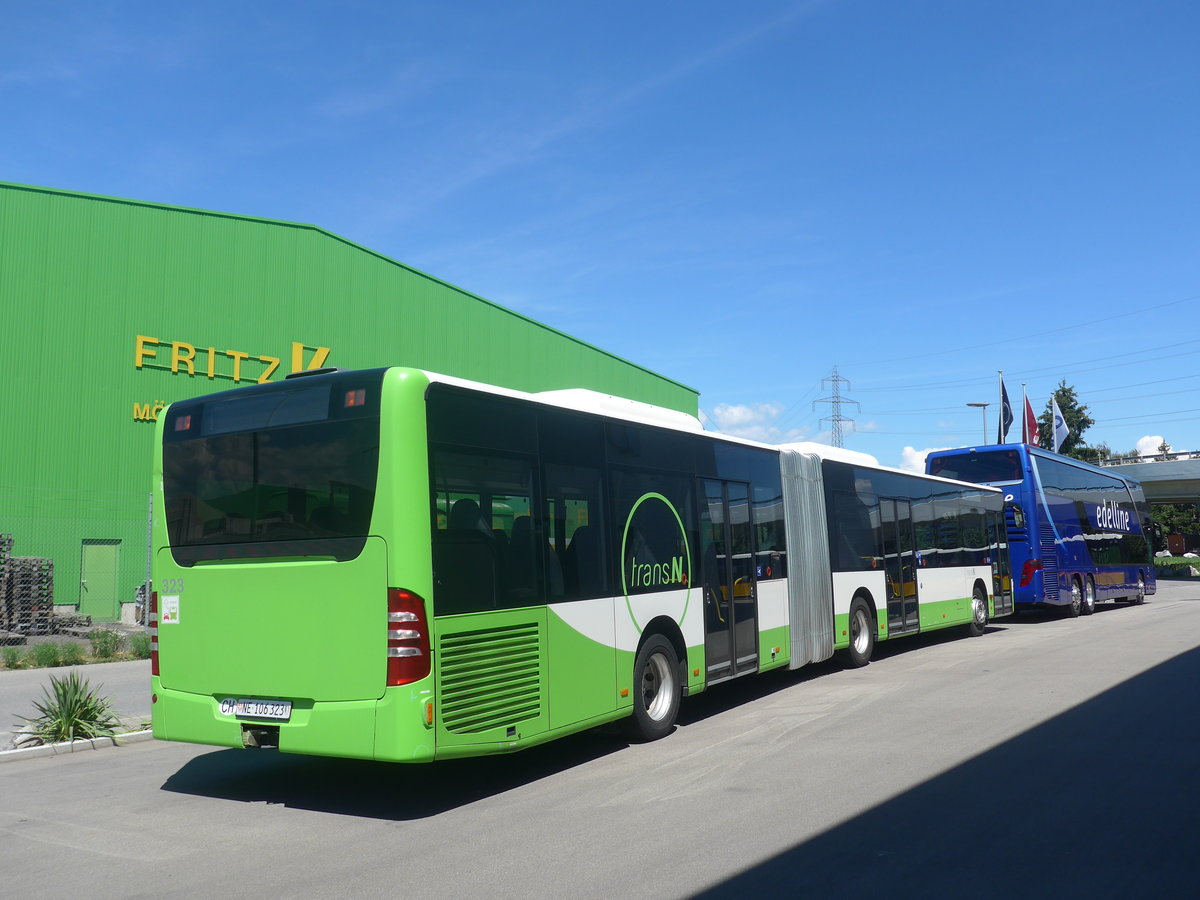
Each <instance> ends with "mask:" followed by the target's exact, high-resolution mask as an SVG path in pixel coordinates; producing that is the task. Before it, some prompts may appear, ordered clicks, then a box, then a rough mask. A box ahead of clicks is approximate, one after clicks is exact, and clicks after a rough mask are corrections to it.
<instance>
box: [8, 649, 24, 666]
mask: <svg viewBox="0 0 1200 900" xmlns="http://www.w3.org/2000/svg"><path fill="white" fill-rule="evenodd" d="M24 655H25V654H24V653H22V652H21V648H20V647H5V648H4V668H6V669H19V668H21V663H22V662H23V661H24V660H23V659H22V657H23V656H24Z"/></svg>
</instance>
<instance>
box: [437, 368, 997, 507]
mask: <svg viewBox="0 0 1200 900" xmlns="http://www.w3.org/2000/svg"><path fill="white" fill-rule="evenodd" d="M421 371H422V372H423V373H424V374H425V376H426V377H427V378H428V379H429V380H430V381H431V382H437V383H439V384H450V385H455V386H457V387H463V388H468V389H470V390H476V391H482V392H484V393H488V394H497V395H499V396H502V397H513V398H516V399H519V400H532V401H534V402H536V403H545V404H546V405H548V406H557V407H560V408H563V409H573V410H576V411H578V412H585V413H592V414H595V415H602V416H612V417H613V418H616V419H621V420H622V421H626V422H636V423H639V424H642V425H657V426H658V427H660V428H670V429H673V430H675V431H688V432H693V433H700V434H705V435H708V436H709V437H713V438H719V439H721V440H724V441H732V442H734V443H737V444H742V445H745V446H748V447H761V448H763V449H766V450H790V451H792V452H794V453H810V454H812V455H814V456H818V457H820V458H821V459H831V460H838V461H840V462H845V463H851V464H853V465H857V466H869V467H870V468H873V469H880V470H883V471H885V472H899V473H900V474H903V475H918V476H919V477H921V478H927V479H930V480H933V481H946V482H950V483H951V484H963V482H961V481H954V479H951V478H942V477H941V476H938V475H925V474H923V473H920V472H905V471H904V470H903V469H895V468H892V467H891V466H883V465H880V464H879V460H877V459H876V458H875V457H874V456H871V454H869V453H860V452H859V451H857V450H847V449H846V448H844V447H833V446H830V445H829V444H817V443H813V442H811V441H801V442H795V443H789V444H764V443H762V442H761V441H752V440H750V439H749V438H742V437H736V436H734V435H732V434H724V433H723V432H720V431H706V430H705V428H704V425H703V423H701V421H700V420H699V419H698V418H696V417H695V416H691V415H688V414H687V413H684V412H680V411H679V410H677V409H667V408H666V407H662V406H655V405H654V404H652V403H643V402H641V401H640V400H630V399H629V398H627V397H618V396H616V395H614V394H604V393H601V392H600V391H592V390H588V389H587V388H567V389H564V390H554V391H538V392H537V393H530V392H528V391H517V390H512V389H510V388H503V387H498V386H496V385H494V384H485V383H483V382H479V381H470V380H468V379H466V378H455V377H454V376H452V375H440V374H438V373H436V372H429V371H426V370H424V369H422V370H421ZM976 487H981V488H983V489H984V490H989V491H994V490H996V488H991V487H988V486H987V485H976Z"/></svg>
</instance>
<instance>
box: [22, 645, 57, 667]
mask: <svg viewBox="0 0 1200 900" xmlns="http://www.w3.org/2000/svg"><path fill="white" fill-rule="evenodd" d="M28 659H29V660H30V662H32V663H33V665H35V666H38V667H40V668H53V667H54V666H61V665H62V658H61V657H60V656H59V652H58V644H34V645H33V647H32V648H30V650H29V657H28Z"/></svg>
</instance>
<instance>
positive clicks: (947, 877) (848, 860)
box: [699, 649, 1200, 900]
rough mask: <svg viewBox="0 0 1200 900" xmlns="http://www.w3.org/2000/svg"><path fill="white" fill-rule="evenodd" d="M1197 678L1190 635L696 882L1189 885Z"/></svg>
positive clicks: (912, 886) (954, 888)
mask: <svg viewBox="0 0 1200 900" xmlns="http://www.w3.org/2000/svg"><path fill="white" fill-rule="evenodd" d="M1198 690H1200V649H1197V650H1191V651H1188V652H1187V653H1184V654H1182V655H1180V656H1177V657H1175V658H1174V659H1171V660H1169V661H1167V662H1165V663H1163V664H1162V665H1159V666H1157V667H1155V668H1154V669H1151V670H1150V671H1148V672H1145V673H1143V674H1142V675H1139V676H1137V677H1135V678H1132V679H1130V680H1129V681H1126V682H1124V683H1122V684H1120V685H1118V686H1116V687H1114V688H1112V689H1111V690H1109V691H1107V692H1105V693H1104V694H1102V695H1100V696H1099V697H1096V698H1094V699H1093V700H1090V701H1087V702H1086V703H1083V704H1081V705H1080V706H1077V707H1075V708H1074V709H1072V710H1070V711H1068V712H1066V713H1064V714H1062V715H1061V716H1058V717H1056V718H1055V719H1053V720H1051V721H1049V722H1047V723H1045V724H1044V725H1040V726H1038V727H1036V728H1034V729H1031V730H1030V731H1027V732H1025V733H1024V734H1022V735H1020V736H1018V737H1016V738H1013V739H1012V740H1009V741H1006V742H1005V743H1004V744H1001V745H1000V746H998V747H996V748H994V749H993V750H990V751H988V752H986V753H984V754H982V755H980V756H978V757H976V758H974V759H972V760H970V761H968V762H966V763H963V764H962V765H959V766H957V767H956V768H954V769H952V770H950V771H949V772H946V773H945V774H943V775H939V776H937V777H935V778H933V779H931V780H930V781H927V782H925V783H924V784H922V785H920V786H919V787H916V788H913V789H912V790H909V791H907V792H905V793H904V794H901V795H900V796H898V797H895V798H894V799H892V800H889V801H887V802H885V803H882V804H880V805H879V806H876V807H874V808H872V809H870V810H868V811H867V812H864V813H862V814H860V815H857V816H855V817H853V818H851V819H849V820H848V821H846V822H845V823H843V824H842V825H839V826H837V827H835V828H833V829H831V830H829V831H826V832H824V833H822V834H820V835H818V836H817V837H815V838H812V839H810V840H808V841H805V842H804V843H800V844H797V845H796V846H795V847H793V848H792V849H790V850H788V851H786V852H784V853H782V854H780V855H778V856H776V857H774V858H772V859H770V860H767V861H766V862H764V863H762V864H760V865H757V866H754V867H753V868H750V869H748V870H746V871H744V872H742V873H741V874H739V875H735V876H733V877H732V878H730V879H728V880H727V881H724V882H722V883H721V884H718V885H715V886H714V887H712V888H711V889H710V890H708V891H706V892H704V893H702V894H700V895H699V896H701V897H753V896H765V895H768V894H767V892H773V895H775V896H791V897H838V898H853V897H868V896H869V897H879V896H891V897H1005V898H1011V897H1020V898H1022V900H1027V898H1031V897H1154V896H1159V897H1183V896H1194V895H1195V891H1196V881H1197V873H1198V872H1200V869H1198V868H1197V859H1198V858H1200V856H1198V850H1197V847H1200V814H1198V811H1197V802H1196V801H1197V796H1198V794H1197V789H1196V786H1195V779H1194V777H1193V772H1194V771H1195V768H1196V755H1197V748H1198V746H1200V715H1197V713H1198V712H1200V710H1198V706H1200V703H1198V701H1197V691H1198ZM848 774H849V773H848ZM859 776H860V777H862V778H870V777H873V773H870V772H863V773H859ZM802 816H803V810H797V818H802ZM779 826H780V828H781V829H786V828H788V823H787V822H780V823H779Z"/></svg>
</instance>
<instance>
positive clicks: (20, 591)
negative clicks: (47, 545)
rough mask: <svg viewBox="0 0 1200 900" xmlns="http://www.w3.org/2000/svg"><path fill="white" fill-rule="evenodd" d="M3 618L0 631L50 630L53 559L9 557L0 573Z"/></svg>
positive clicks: (37, 632) (44, 631) (41, 631)
mask: <svg viewBox="0 0 1200 900" xmlns="http://www.w3.org/2000/svg"><path fill="white" fill-rule="evenodd" d="M3 590H4V594H5V599H4V610H5V612H4V621H5V623H6V624H4V625H3V626H0V630H2V631H8V632H10V633H14V634H20V635H28V634H51V633H53V631H54V561H53V560H50V559H46V558H44V557H40V556H10V557H8V565H7V566H6V567H5V576H4V589H3Z"/></svg>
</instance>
